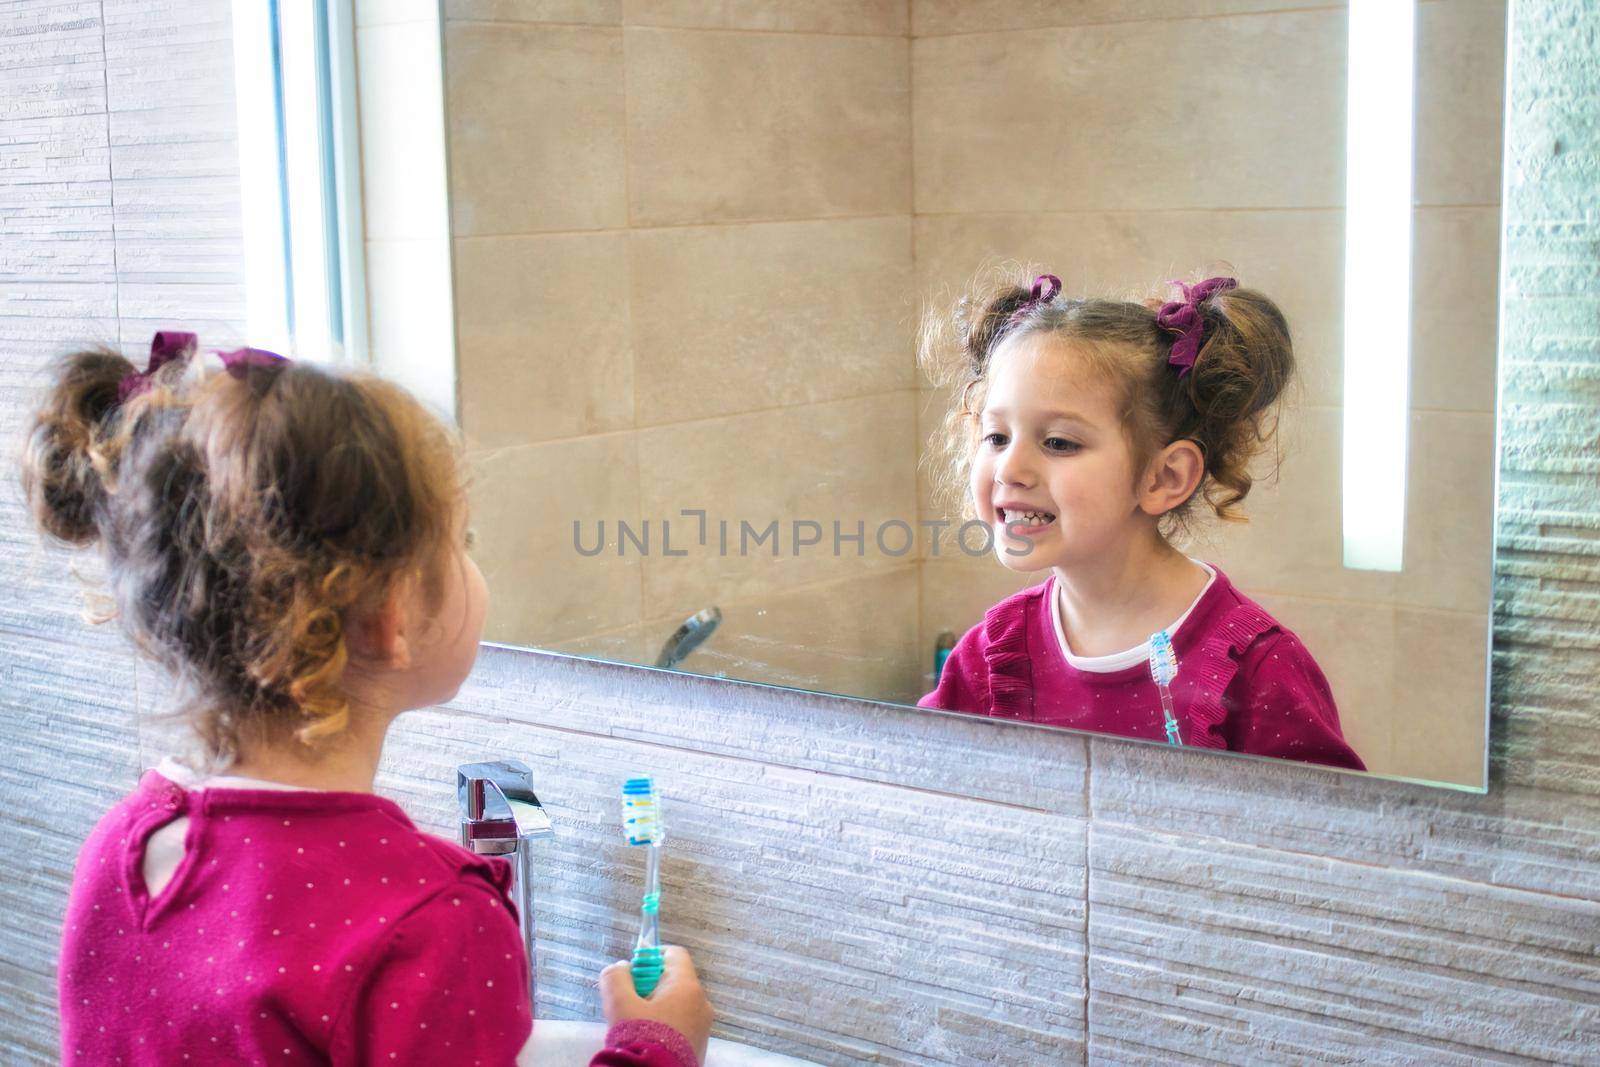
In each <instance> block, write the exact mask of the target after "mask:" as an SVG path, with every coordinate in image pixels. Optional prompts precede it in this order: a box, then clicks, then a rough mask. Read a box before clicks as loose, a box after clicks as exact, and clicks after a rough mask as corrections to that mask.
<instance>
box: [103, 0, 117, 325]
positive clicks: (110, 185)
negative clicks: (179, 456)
mask: <svg viewBox="0 0 1600 1067" xmlns="http://www.w3.org/2000/svg"><path fill="white" fill-rule="evenodd" d="M100 89H101V92H102V96H103V99H104V101H105V105H106V195H107V198H108V199H109V200H110V209H111V220H110V221H111V296H112V307H113V309H114V314H115V315H116V319H117V347H118V348H120V347H122V343H123V338H122V270H121V268H120V267H119V266H118V264H117V182H116V176H115V174H114V173H113V169H112V159H113V156H112V152H111V72H110V64H109V63H108V62H107V58H106V4H105V0H100Z"/></svg>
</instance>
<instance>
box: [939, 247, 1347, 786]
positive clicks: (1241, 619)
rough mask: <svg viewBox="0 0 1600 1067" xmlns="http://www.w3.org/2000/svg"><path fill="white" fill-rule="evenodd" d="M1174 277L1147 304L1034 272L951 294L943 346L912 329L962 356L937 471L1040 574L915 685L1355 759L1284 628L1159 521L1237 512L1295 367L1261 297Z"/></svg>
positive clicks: (1038, 716) (998, 539) (1013, 562)
mask: <svg viewBox="0 0 1600 1067" xmlns="http://www.w3.org/2000/svg"><path fill="white" fill-rule="evenodd" d="M1182 288H1183V297H1182V299H1181V300H1178V301H1174V302H1170V303H1167V304H1164V305H1155V304H1151V305H1146V304H1138V303H1124V302H1119V301H1113V300H1072V299H1067V298H1064V297H1062V296H1061V295H1060V294H1061V283H1060V281H1059V280H1058V279H1056V278H1055V277H1054V276H1052V275H1042V276H1040V277H1039V278H1038V279H1037V280H1036V281H1035V282H1034V284H1033V286H1032V287H1031V288H1023V287H1020V286H1013V287H1009V288H1007V289H1005V290H1004V291H1003V292H1001V293H999V294H998V295H997V296H995V297H994V298H993V299H992V300H990V301H988V302H987V303H986V304H984V303H981V302H974V301H971V300H968V301H964V302H963V304H962V305H961V306H960V307H959V308H958V311H957V315H956V316H955V318H954V322H953V325H955V326H956V328H957V332H956V336H957V337H958V339H959V345H958V346H942V342H941V339H942V337H945V336H948V335H949V334H948V331H944V330H941V329H940V328H938V327H939V324H938V323H935V324H934V325H935V328H934V329H931V330H930V331H929V332H928V336H927V342H926V343H925V345H924V359H925V361H930V362H936V361H938V360H939V356H940V350H941V347H959V349H960V352H961V356H962V358H961V360H960V369H959V371H958V374H957V381H956V382H955V384H956V385H957V386H958V387H959V389H958V397H959V399H958V402H957V403H956V405H955V407H954V409H953V410H952V412H951V414H950V416H949V418H948V420H947V423H946V425H947V429H948V431H949V438H950V446H951V449H952V451H953V453H954V456H955V459H956V463H955V464H954V468H955V471H956V473H955V475H954V478H955V479H958V480H962V481H965V482H966V485H967V488H968V489H969V491H970V499H969V503H970V506H971V508H972V509H973V510H975V511H976V514H977V517H978V518H979V519H981V520H983V521H984V522H985V523H987V524H988V525H989V527H990V529H991V530H992V531H993V534H994V544H995V553H996V555H997V556H998V557H999V559H1000V562H1001V563H1003V564H1004V565H1005V566H1007V567H1009V568H1011V569H1012V570H1015V571H1019V572H1024V573H1037V572H1047V573H1048V574H1049V575H1050V577H1049V578H1048V579H1047V580H1046V581H1045V582H1044V583H1043V584H1040V585H1036V586H1034V587H1032V588H1030V589H1026V590H1024V591H1022V592H1020V593H1017V594H1015V595H1014V596H1011V597H1008V598H1006V599H1005V600H1002V601H1001V602H1000V603H999V604H997V605H995V606H994V607H993V608H991V609H989V611H988V612H987V613H986V614H985V616H984V619H983V621H982V622H981V623H979V624H978V625H977V626H974V627H973V628H972V629H971V630H970V631H968V632H967V634H966V636H964V637H963V638H962V639H961V640H960V641H959V642H958V643H957V644H956V647H955V650H954V651H953V652H952V653H951V654H950V657H949V659H948V661H947V662H946V663H945V667H944V671H943V673H942V674H941V675H940V678H939V683H938V687H937V688H936V689H934V691H933V692H931V693H929V694H928V695H927V696H925V697H923V698H922V700H921V704H922V705H923V706H925V707H934V708H945V709H949V710H952V711H965V712H974V713H978V714H983V715H993V716H998V717H1004V718H1015V719H1027V720H1030V721H1032V722H1040V723H1048V724H1050V725H1053V726H1067V727H1072V728H1075V729H1080V730H1095V731H1100V732H1105V733H1116V734H1123V735H1126V736H1129V737H1143V738H1153V739H1157V740H1175V741H1177V742H1178V743H1181V744H1185V745H1196V746H1199V747H1203V748H1224V749H1231V750H1233V751H1238V752H1251V753H1255V754H1257V755H1263V756H1278V757H1283V758H1286V759H1296V760H1305V761H1309V762H1314V763H1326V764H1331V765H1333V766H1339V767H1354V768H1358V769H1365V768H1364V767H1363V765H1362V762H1361V759H1360V757H1358V756H1357V755H1356V754H1355V752H1354V751H1353V750H1352V749H1351V748H1350V746H1349V745H1348V744H1346V743H1345V740H1344V737H1343V735H1342V734H1341V733H1340V730H1339V714H1338V711H1337V709H1336V708H1335V706H1334V702H1333V696H1332V694H1331V693H1330V692H1329V689H1328V683H1327V680H1326V679H1325V678H1324V677H1323V675H1322V671H1321V669H1319V668H1318V666H1317V663H1316V661H1315V660H1314V659H1312V657H1311V653H1310V652H1308V651H1307V650H1306V648H1305V646H1304V645H1303V644H1301V643H1300V640H1299V639H1298V638H1297V637H1295V635H1294V634H1293V633H1292V632H1290V631H1289V630H1288V629H1287V628H1286V627H1284V626H1283V625H1282V624H1281V623H1279V622H1278V621H1277V620H1276V619H1274V618H1273V617H1272V616H1271V615H1269V614H1267V612H1266V611H1264V610H1263V609H1262V608H1261V606H1260V605H1258V604H1256V603H1255V602H1254V601H1252V600H1250V599H1249V598H1248V597H1246V596H1245V595H1244V594H1242V593H1240V592H1239V590H1237V589H1236V588H1234V586H1233V584H1232V583H1230V582H1229V581H1228V579H1227V576H1226V575H1224V574H1223V573H1222V572H1221V571H1220V570H1218V569H1217V568H1216V567H1214V566H1211V565H1208V564H1205V563H1200V562H1198V561H1196V560H1192V559H1190V558H1189V557H1187V556H1185V555H1184V554H1183V553H1182V552H1180V551H1178V550H1177V549H1176V548H1174V547H1173V546H1172V544H1171V543H1170V541H1169V540H1168V536H1167V533H1168V531H1170V530H1171V529H1172V528H1173V527H1174V526H1175V525H1177V524H1181V522H1182V521H1183V520H1184V519H1185V518H1186V517H1187V515H1188V513H1189V511H1190V510H1191V509H1193V508H1195V507H1196V506H1198V505H1199V504H1200V503H1202V502H1203V504H1204V505H1205V506H1207V507H1209V508H1211V509H1212V510H1214V511H1215V512H1216V514H1217V515H1218V516H1220V517H1221V518H1224V519H1234V518H1236V517H1237V515H1236V509H1237V506H1238V504H1239V503H1240V502H1241V501H1242V500H1243V499H1244V497H1245V494H1247V493H1248V492H1249V491H1250V484H1251V478H1250V475H1249V473H1248V471H1247V467H1248V464H1249V462H1250V460H1251V459H1252V458H1253V457H1254V456H1255V454H1256V453H1257V452H1258V451H1259V450H1260V448H1261V447H1262V446H1263V445H1264V444H1265V443H1266V442H1267V441H1268V440H1269V439H1270V437H1271V434H1272V429H1273V427H1272V424H1271V423H1269V422H1268V421H1267V420H1268V412H1269V410H1270V409H1271V408H1272V406H1273V404H1274V403H1275V401H1276V400H1277V399H1278V396H1279V394H1280V393H1281V392H1282V391H1283V388H1284V386H1285V385H1286V384H1287V383H1288V381H1289V379H1290V377H1291V375H1292V374H1293V370H1294V357H1293V353H1292V349H1291V346H1290V342H1289V328H1288V324H1287V323H1286V322H1285V321H1284V318H1283V314H1282V313H1281V312H1280V311H1279V310H1278V308H1277V306H1276V305H1275V304H1273V302H1272V301H1271V300H1269V299H1267V297H1265V296H1264V295H1262V294H1261V293H1259V292H1256V291H1255V290H1252V289H1241V288H1239V287H1238V285H1237V283H1236V282H1235V281H1234V280H1233V279H1231V278H1211V279H1208V280H1207V281H1204V282H1201V283H1200V284H1198V285H1196V286H1193V287H1189V286H1184V287H1182ZM980 307H981V310H978V309H979V308H980ZM945 325H950V323H946V324H945ZM1161 635H1164V636H1165V638H1166V639H1170V643H1171V648H1172V651H1173V652H1174V653H1175V656H1176V666H1177V673H1176V676H1175V677H1173V678H1172V679H1171V680H1170V683H1169V686H1168V690H1169V691H1168V693H1167V694H1166V695H1165V696H1166V699H1164V696H1163V694H1162V693H1161V691H1160V690H1159V689H1158V687H1157V685H1156V683H1155V681H1154V679H1153V673H1152V666H1151V659H1152V642H1156V643H1157V648H1156V653H1157V656H1158V658H1159V653H1160V652H1161V648H1160V646H1161V645H1162V644H1164V643H1165V641H1164V639H1163V637H1162V636H1161ZM1167 704H1170V708H1171V719H1170V724H1169V718H1168V712H1167V710H1166V709H1165V707H1164V705H1167Z"/></svg>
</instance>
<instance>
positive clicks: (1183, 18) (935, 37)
mask: <svg viewBox="0 0 1600 1067" xmlns="http://www.w3.org/2000/svg"><path fill="white" fill-rule="evenodd" d="M1424 2H1427V0H1424ZM1344 10H1346V8H1345V5H1343V4H1324V5H1314V6H1308V7H1279V8H1270V9H1266V10H1261V11H1215V12H1211V13H1208V14H1200V15H1165V16H1162V15H1151V16H1146V17H1144V18H1131V19H1119V18H1110V19H1091V20H1085V21H1083V22H1067V23H1061V24H1059V25H1049V26H1016V27H1013V28H1011V29H999V30H955V31H953V32H950V33H925V34H921V35H920V36H917V37H916V38H915V39H916V40H919V41H941V40H950V39H953V38H960V37H998V36H1000V35H1001V34H1007V33H1013V34H1035V33H1050V32H1057V31H1062V30H1082V29H1091V28H1098V27H1101V26H1138V25H1143V24H1147V23H1170V22H1218V21H1221V20H1223V19H1240V18H1272V17H1279V16H1283V15H1305V14H1321V13H1326V12H1330V11H1344Z"/></svg>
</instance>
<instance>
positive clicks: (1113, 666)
mask: <svg viewBox="0 0 1600 1067" xmlns="http://www.w3.org/2000/svg"><path fill="white" fill-rule="evenodd" d="M1189 562H1191V563H1194V564H1196V565H1197V566H1200V567H1203V568H1204V569H1205V572H1206V574H1207V575H1208V577H1207V578H1206V584H1205V586H1204V587H1203V588H1202V589H1201V590H1200V593H1199V595H1198V596H1196V597H1195V598H1194V600H1193V602H1191V603H1190V605H1189V606H1188V607H1187V608H1185V609H1184V612H1183V614H1182V615H1179V616H1178V619H1177V621H1176V622H1174V623H1173V624H1172V625H1171V626H1168V627H1166V631H1167V634H1168V635H1169V636H1171V637H1176V636H1177V635H1178V627H1180V626H1182V625H1183V623H1184V620H1186V619H1187V618H1188V617H1189V616H1190V614H1192V613H1193V612H1194V609H1195V605H1197V604H1199V603H1200V601H1201V600H1203V599H1205V595H1206V593H1208V592H1210V590H1211V587H1212V586H1213V585H1215V584H1216V581H1217V572H1216V571H1215V570H1213V569H1212V568H1211V567H1210V566H1209V565H1207V564H1205V563H1201V562H1200V561H1199V560H1197V559H1193V558H1191V559H1190V560H1189ZM1059 584H1060V583H1059V582H1057V581H1056V580H1055V579H1054V578H1052V579H1051V580H1050V621H1051V623H1052V624H1053V625H1054V626H1055V631H1056V644H1057V645H1059V646H1060V647H1061V654H1062V655H1063V656H1065V657H1066V658H1067V663H1068V665H1069V666H1071V667H1073V668H1074V669H1075V670H1080V671H1088V672H1089V673H1091V674H1110V673H1111V672H1112V671H1121V670H1126V669H1127V668H1129V667H1137V666H1138V665H1139V664H1141V663H1148V662H1149V661H1150V641H1149V639H1148V638H1146V639H1145V640H1144V641H1141V642H1140V643H1139V644H1137V645H1135V646H1134V647H1132V648H1128V649H1123V650H1122V651H1121V652H1112V653H1110V654H1109V655H1105V656H1075V655H1073V653H1072V649H1071V648H1070V647H1069V646H1068V645H1067V631H1066V629H1065V628H1064V627H1062V625H1061V593H1060V590H1059V589H1058V588H1057V586H1058V585H1059Z"/></svg>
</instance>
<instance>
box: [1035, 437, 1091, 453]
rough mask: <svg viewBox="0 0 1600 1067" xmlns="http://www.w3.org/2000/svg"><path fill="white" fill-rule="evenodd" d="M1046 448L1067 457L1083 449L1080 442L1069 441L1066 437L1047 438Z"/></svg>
mask: <svg viewBox="0 0 1600 1067" xmlns="http://www.w3.org/2000/svg"><path fill="white" fill-rule="evenodd" d="M1044 446H1045V447H1046V448H1048V449H1049V450H1050V451H1052V452H1060V453H1063V454H1065V455H1071V454H1072V453H1074V452H1076V451H1077V450H1078V449H1080V448H1082V447H1083V446H1082V445H1080V444H1078V442H1076V441H1069V440H1067V439H1066V438H1065V437H1047V438H1045V442H1044Z"/></svg>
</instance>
